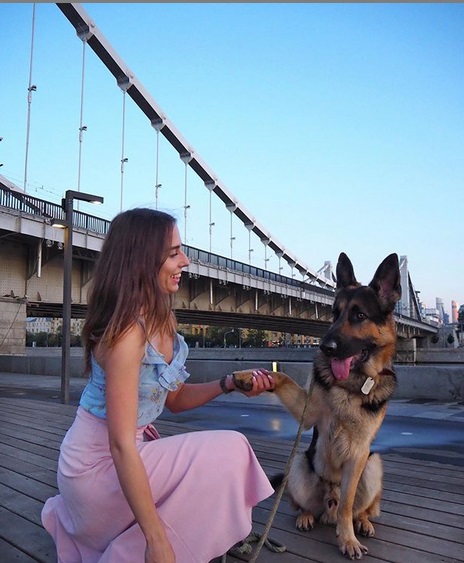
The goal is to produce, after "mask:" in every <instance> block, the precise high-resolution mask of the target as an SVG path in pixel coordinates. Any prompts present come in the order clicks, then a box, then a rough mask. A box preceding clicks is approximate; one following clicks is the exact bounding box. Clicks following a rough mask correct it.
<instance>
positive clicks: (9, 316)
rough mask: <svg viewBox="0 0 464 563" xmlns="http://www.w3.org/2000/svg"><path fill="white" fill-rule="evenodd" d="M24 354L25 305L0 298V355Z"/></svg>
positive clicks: (22, 301) (10, 299) (13, 299)
mask: <svg viewBox="0 0 464 563" xmlns="http://www.w3.org/2000/svg"><path fill="white" fill-rule="evenodd" d="M25 353H26V303H25V302H24V300H22V299H21V300H18V299H15V298H5V297H0V354H2V355H5V356H6V355H15V356H22V355H24V354H25Z"/></svg>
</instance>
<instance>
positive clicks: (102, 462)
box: [42, 408, 274, 563]
mask: <svg viewBox="0 0 464 563" xmlns="http://www.w3.org/2000/svg"><path fill="white" fill-rule="evenodd" d="M143 430H144V429H143V428H139V429H138V430H137V446H138V449H139V451H140V456H141V458H142V460H143V463H144V465H145V468H146V470H147V474H148V479H149V481H150V486H151V492H152V496H153V502H154V503H155V504H156V507H157V510H158V513H159V515H160V517H161V519H162V520H163V522H164V525H165V527H166V531H167V535H168V538H169V540H170V542H171V544H172V546H173V549H174V552H175V554H176V561H177V563H193V562H195V563H208V562H209V561H211V559H214V558H215V557H219V556H221V555H222V554H224V553H225V552H226V551H227V550H228V549H230V548H231V547H232V546H233V545H234V544H235V543H237V542H239V541H241V540H242V539H244V538H245V537H246V536H247V535H248V534H249V533H250V531H251V509H252V507H253V506H255V505H256V504H258V503H259V502H260V501H262V500H263V499H265V498H267V497H268V496H270V495H271V494H272V493H273V492H274V490H273V488H272V487H271V485H270V483H269V480H268V478H267V477H266V474H265V473H264V471H263V469H262V468H261V466H260V464H259V462H258V460H257V459H256V456H255V454H254V452H253V450H252V449H251V446H250V444H249V443H248V440H247V439H246V437H245V436H244V435H242V434H240V433H239V432H235V431H230V430H214V431H201V432H191V433H186V434H180V435H177V436H171V437H169V438H160V439H157V440H153V441H150V442H144V441H143ZM58 488H59V490H60V494H59V495H57V496H55V497H53V498H50V499H48V500H47V501H46V503H45V506H44V508H43V510H42V523H43V525H44V527H45V529H46V530H47V531H48V532H49V533H50V535H51V536H52V537H53V539H54V541H55V544H56V549H57V555H58V562H59V563H93V562H97V561H98V562H99V563H139V562H140V563H143V561H144V555H145V538H144V536H143V534H142V531H141V530H140V528H139V526H138V524H137V523H136V522H135V520H134V516H133V514H132V511H131V509H130V508H129V505H128V504H127V501H126V499H125V497H124V494H123V492H122V490H121V488H120V485H119V481H118V478H117V475H116V470H115V467H114V464H113V460H112V457H111V454H110V451H109V446H108V430H107V426H106V422H105V421H103V420H100V419H98V418H97V417H95V416H93V415H91V414H89V413H88V412H86V411H85V410H84V409H82V408H79V409H78V411H77V415H76V419H75V421H74V423H73V425H72V426H71V428H70V429H69V430H68V432H67V434H66V436H65V438H64V440H63V443H62V445H61V450H60V458H59V462H58Z"/></svg>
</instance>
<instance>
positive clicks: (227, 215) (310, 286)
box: [0, 3, 436, 338]
mask: <svg viewBox="0 0 464 563" xmlns="http://www.w3.org/2000/svg"><path fill="white" fill-rule="evenodd" d="M56 6H57V8H58V9H59V10H60V11H61V13H62V14H63V16H64V17H65V18H66V19H67V20H68V21H69V23H70V24H71V26H72V28H74V30H75V33H76V35H77V38H76V41H79V40H80V41H81V43H82V59H81V62H82V65H81V88H80V103H79V105H80V115H79V127H78V155H77V161H78V173H77V186H76V187H77V192H80V191H81V184H82V176H83V158H82V155H83V147H84V138H85V134H86V131H87V128H88V123H87V121H86V120H85V113H84V107H85V103H86V98H85V79H86V65H87V64H88V62H87V61H88V54H87V51H88V50H89V49H90V50H91V51H92V53H93V54H94V56H96V57H97V59H99V60H100V61H101V62H102V63H103V65H104V67H105V68H106V71H107V72H109V73H110V74H111V75H112V77H113V78H114V79H115V87H116V88H117V89H119V90H120V92H121V93H122V111H121V113H122V115H121V140H120V142H121V145H120V148H121V151H120V161H119V163H118V166H119V179H120V185H119V193H118V194H117V196H118V197H117V198H118V200H119V202H118V203H119V209H120V210H122V209H124V196H125V190H127V186H125V168H126V165H127V163H128V156H127V153H126V150H127V148H126V137H125V133H126V128H127V122H126V119H127V111H128V109H127V106H126V104H127V99H128V98H130V99H131V100H132V102H133V103H134V104H135V107H136V108H137V109H138V112H139V114H140V115H141V116H142V117H143V119H144V123H145V126H146V127H148V128H150V129H151V130H154V132H155V139H156V142H155V151H154V161H155V162H154V169H155V174H154V190H153V195H154V198H153V199H154V201H153V205H154V206H155V207H158V206H159V205H160V197H159V190H160V188H161V187H162V184H161V179H160V174H159V163H160V141H161V139H164V140H165V141H166V142H167V143H168V145H169V146H170V148H171V151H172V152H173V153H174V154H177V156H178V158H179V160H180V163H181V164H180V166H181V167H182V168H183V202H182V205H181V209H182V227H183V234H184V242H185V243H187V241H188V238H189V237H188V228H187V227H188V224H189V213H190V211H191V198H192V197H193V196H192V184H193V183H194V182H195V187H197V186H198V184H200V185H203V189H204V190H205V191H206V193H207V195H208V200H207V213H205V214H204V217H205V219H204V222H205V221H206V227H207V230H208V244H207V245H206V246H207V248H205V247H204V248H197V247H195V246H193V245H189V244H186V245H185V246H186V249H187V252H188V255H189V258H190V260H191V264H190V266H189V268H188V269H187V272H186V281H185V283H184V284H183V287H182V289H181V291H180V293H179V296H178V309H177V314H178V317H179V320H180V321H181V322H182V321H185V322H190V323H202V324H227V325H229V326H236V327H250V328H266V329H268V330H275V331H280V332H289V333H298V334H311V335H315V336H318V335H321V334H322V333H323V332H324V331H325V330H326V328H327V325H328V323H329V322H330V318H331V305H332V302H333V294H334V287H335V283H334V279H333V274H332V266H331V264H330V262H326V263H325V264H324V265H323V266H322V267H321V268H320V269H318V270H316V269H314V268H311V267H310V266H309V265H308V264H306V263H305V262H304V261H302V260H301V259H300V258H299V257H297V256H296V255H295V254H294V253H292V252H291V250H290V249H289V248H286V247H284V246H283V245H282V244H281V243H280V242H279V241H278V240H277V239H276V237H275V236H273V234H272V233H271V232H270V231H269V230H268V229H266V228H265V227H264V226H263V225H262V224H261V223H260V222H259V221H258V219H257V218H256V217H254V216H253V215H252V214H251V213H250V212H249V211H248V210H247V208H246V207H245V205H244V204H243V203H242V202H241V201H239V199H238V198H237V197H235V195H234V194H233V193H232V191H231V190H229V189H228V187H227V186H226V185H225V184H224V183H223V182H222V181H221V180H220V178H219V175H218V174H217V173H216V172H215V171H214V170H212V168H211V167H210V166H209V165H208V164H207V163H206V162H205V161H204V160H203V158H202V157H201V156H200V155H199V154H198V152H197V151H196V150H195V149H194V147H193V146H192V145H191V144H190V143H189V142H188V141H187V140H186V139H185V138H184V137H183V135H182V134H181V133H180V131H179V130H178V129H177V128H176V126H175V125H174V124H173V123H172V121H171V120H170V119H169V117H168V116H167V115H166V113H165V112H164V111H163V110H162V109H161V108H160V107H159V105H158V104H157V103H156V101H155V100H154V99H153V97H152V96H151V94H150V93H149V92H148V91H147V90H146V89H145V87H144V86H143V85H142V83H141V82H140V81H139V79H138V78H137V76H136V75H135V73H134V72H132V70H131V69H130V68H129V66H128V65H127V64H126V63H125V61H123V60H122V59H121V57H120V56H119V55H118V54H117V53H116V51H115V50H114V49H113V47H112V46H111V45H110V43H109V42H108V40H107V39H106V38H105V36H104V35H103V33H102V32H101V31H100V29H99V28H98V27H97V25H96V24H95V22H94V21H93V20H92V19H91V18H90V17H89V15H88V14H87V12H86V11H85V10H84V8H83V7H82V5H81V4H75V3H58V4H56ZM35 14H36V6H35V4H34V5H33V10H32V18H31V19H32V22H31V23H32V25H31V28H32V31H31V58H30V72H29V82H28V88H27V134H26V147H25V166H24V178H23V186H22V187H21V186H18V182H16V183H15V182H13V181H11V180H10V179H8V178H7V177H1V178H0V212H1V216H0V242H1V243H2V244H1V246H0V259H2V261H3V262H4V264H5V267H4V269H3V271H4V274H3V275H2V279H1V280H0V283H1V295H2V296H3V297H2V299H3V300H4V301H5V300H6V301H5V302H6V304H7V305H10V303H9V302H8V300H9V299H13V300H19V301H18V302H19V304H20V306H21V305H23V312H22V313H21V315H26V316H31V315H32V316H59V315H60V309H61V307H62V301H60V292H61V287H62V256H61V253H60V251H61V249H62V246H63V234H62V233H61V232H58V231H57V230H56V229H53V228H52V222H53V220H54V219H58V220H59V219H64V211H63V209H62V207H61V206H60V205H59V204H53V202H50V201H47V200H45V199H42V198H37V197H35V196H34V195H32V193H31V189H30V183H29V180H28V178H29V167H30V162H29V161H30V154H31V152H32V151H33V145H32V143H31V136H32V134H31V133H32V130H33V119H32V117H33V99H34V95H35V93H36V92H37V86H36V84H35V77H34V74H33V60H34V41H35V35H34V34H35ZM70 29H71V28H70ZM192 174H193V176H194V181H192ZM218 203H219V204H220V209H219V207H218ZM213 211H214V212H215V213H216V214H217V216H215V215H214V214H213ZM107 226H108V221H107V220H105V219H101V218H99V217H96V216H95V215H93V214H88V213H83V212H82V211H80V210H79V208H78V209H77V211H76V213H75V214H74V220H73V230H75V233H76V236H75V240H74V246H73V261H74V263H73V294H72V301H73V305H72V307H73V316H75V317H79V316H82V315H83V314H84V312H85V306H86V301H85V294H86V285H87V283H88V281H89V279H90V277H91V273H92V265H93V262H94V261H95V258H96V255H97V254H98V251H99V248H100V246H101V241H102V239H103V237H104V235H105V232H106V229H107ZM237 226H238V227H239V228H241V229H242V230H243V231H244V232H245V233H246V237H245V239H243V237H242V240H245V241H247V243H248V244H246V242H245V246H246V247H247V248H246V249H245V250H243V248H241V249H240V253H241V255H242V256H246V257H247V258H248V259H244V260H243V259H242V260H239V259H237V257H236V254H238V251H237V239H238V234H237ZM216 236H222V238H223V240H224V238H225V240H226V241H228V247H229V253H228V255H225V254H223V253H221V254H219V253H218V252H214V251H213V250H214V248H215V243H214V239H215V237H216ZM256 243H258V244H259V245H260V246H261V248H262V250H263V254H264V257H263V259H262V260H263V264H264V267H260V266H257V265H256V262H257V254H258V253H257V252H254V250H255V249H254V248H253V247H254V246H255V245H256ZM242 244H243V243H242ZM271 256H275V257H276V258H277V261H278V266H277V267H275V271H273V270H272V269H271V267H270V265H269V261H270V258H271ZM401 274H402V285H403V298H402V301H401V303H400V304H399V306H398V310H397V324H398V328H399V332H400V335H402V336H404V337H406V338H413V337H417V336H420V337H424V336H427V335H431V334H434V333H435V332H436V327H433V326H431V325H430V324H429V323H427V322H425V321H424V319H422V317H421V311H420V305H419V303H418V299H417V291H416V290H415V289H414V286H413V284H412V280H411V277H410V274H409V271H408V267H407V257H406V256H403V257H401ZM298 278H300V279H298ZM5 307H6V305H3V308H4V309H5ZM10 310H11V311H16V310H15V309H14V307H13V309H11V308H10ZM12 314H13V313H12V312H10V313H9V315H10V316H11V315H12ZM14 314H15V315H17V313H16V312H15V313H14ZM21 315H20V316H19V319H21V318H22V317H21ZM7 316H8V315H7ZM15 318H16V317H15ZM11 326H13V325H11V324H10V325H9V327H10V329H9V330H10V332H11Z"/></svg>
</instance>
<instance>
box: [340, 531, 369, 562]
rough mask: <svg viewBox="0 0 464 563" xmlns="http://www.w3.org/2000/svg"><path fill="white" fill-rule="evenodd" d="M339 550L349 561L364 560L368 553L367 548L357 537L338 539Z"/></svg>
mask: <svg viewBox="0 0 464 563" xmlns="http://www.w3.org/2000/svg"><path fill="white" fill-rule="evenodd" d="M338 549H339V550H340V552H341V553H342V554H343V555H344V556H345V557H348V558H349V559H362V556H363V555H366V553H367V547H366V546H365V545H362V543H359V541H358V540H357V539H356V537H355V536H353V537H352V538H347V539H342V538H340V537H339V538H338Z"/></svg>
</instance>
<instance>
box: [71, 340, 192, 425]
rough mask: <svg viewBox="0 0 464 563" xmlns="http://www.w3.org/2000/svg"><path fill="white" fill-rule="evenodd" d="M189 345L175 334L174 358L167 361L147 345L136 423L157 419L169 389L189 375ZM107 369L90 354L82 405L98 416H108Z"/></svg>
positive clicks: (177, 385) (140, 378)
mask: <svg viewBox="0 0 464 563" xmlns="http://www.w3.org/2000/svg"><path fill="white" fill-rule="evenodd" d="M187 356H188V346H187V344H186V342H185V340H184V337H183V336H181V335H180V334H176V338H175V339H174V357H173V359H172V361H171V363H170V364H168V363H166V361H165V359H164V356H163V354H160V353H159V352H157V351H156V350H155V348H154V347H153V346H152V345H151V344H149V343H148V344H147V346H146V349H145V355H144V357H143V359H142V364H141V366H140V377H139V409H138V417H137V426H145V425H147V424H150V422H153V421H154V420H156V418H158V416H159V415H160V414H161V412H162V411H163V408H164V403H165V402H166V397H167V394H168V391H175V390H176V389H178V387H179V386H180V385H181V384H182V383H184V381H185V380H186V379H187V378H188V377H189V376H190V374H189V373H188V372H187V370H186V369H185V365H184V364H185V361H186V359H187ZM105 377H106V375H105V372H104V370H103V369H102V368H101V367H100V365H99V364H98V363H97V361H96V360H95V358H94V357H93V354H92V357H91V372H90V378H89V381H88V383H87V385H86V386H85V388H84V391H83V392H82V395H81V399H80V403H79V404H80V406H81V407H82V408H83V409H85V410H86V411H88V412H90V413H92V414H93V415H95V416H97V417H98V418H103V419H106V382H105Z"/></svg>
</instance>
